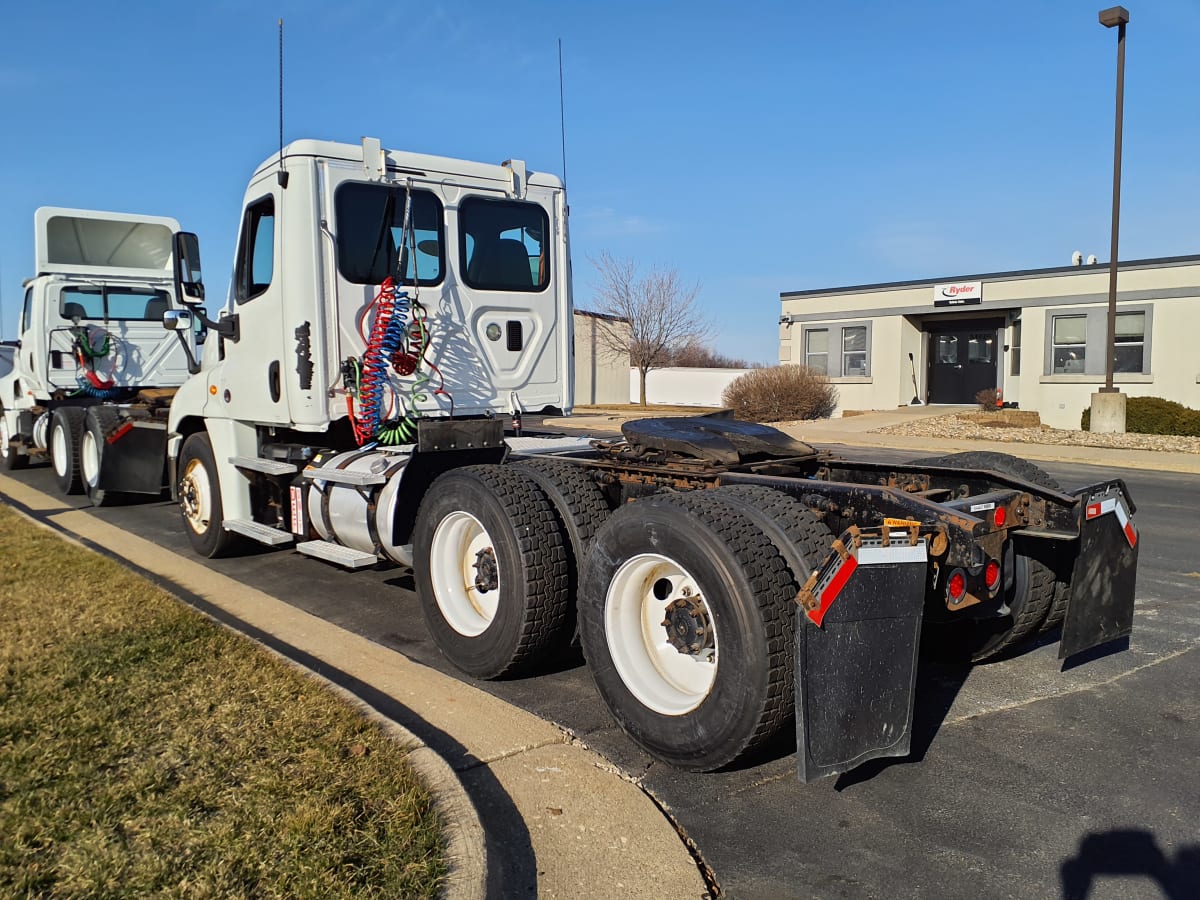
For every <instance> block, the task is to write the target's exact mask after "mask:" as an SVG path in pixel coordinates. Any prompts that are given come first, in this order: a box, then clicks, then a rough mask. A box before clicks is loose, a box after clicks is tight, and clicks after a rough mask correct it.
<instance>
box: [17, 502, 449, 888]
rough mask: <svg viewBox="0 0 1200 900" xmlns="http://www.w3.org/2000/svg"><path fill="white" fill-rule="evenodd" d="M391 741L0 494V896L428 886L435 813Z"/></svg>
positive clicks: (440, 872)
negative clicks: (2, 502) (35, 521)
mask: <svg viewBox="0 0 1200 900" xmlns="http://www.w3.org/2000/svg"><path fill="white" fill-rule="evenodd" d="M404 755H405V752H404V750H403V748H401V747H399V746H397V745H396V744H395V743H394V742H393V741H391V740H390V739H388V738H387V737H386V736H385V735H384V734H383V733H382V732H381V731H380V730H379V729H378V728H376V727H375V726H374V725H372V724H371V723H369V722H368V721H367V720H365V719H364V718H363V717H361V716H360V715H358V714H357V713H356V712H355V711H353V710H352V709H351V708H350V707H349V706H347V705H346V704H345V703H344V702H343V701H341V700H340V699H338V698H336V697H335V696H334V695H333V694H332V693H331V692H329V691H327V690H325V689H324V688H323V687H322V686H321V685H319V684H318V683H317V682H315V681H314V680H312V679H310V678H308V677H306V676H304V675H303V674H302V673H301V672H299V671H297V670H295V669H293V668H292V667H290V666H288V665H286V664H285V663H283V662H281V661H279V660H278V659H276V658H275V657H273V656H271V655H270V654H268V653H266V652H265V651H264V650H262V649H261V648H259V647H257V646H256V645H254V644H252V643H251V642H250V641H249V640H247V639H245V638H243V637H241V636H239V635H236V634H233V633H230V632H229V631H227V630H225V629H223V628H221V627H219V626H217V625H215V624H213V623H212V622H210V621H209V620H208V619H206V618H204V617H203V616H201V615H200V614H198V613H197V612H195V611H194V610H192V609H190V608H188V607H186V606H184V605H183V604H181V603H180V602H178V601H177V600H174V599H173V598H171V597H170V596H168V595H167V594H165V593H163V592H162V591H160V590H158V589H157V588H155V587H153V586H152V585H150V584H149V583H148V582H146V581H144V580H143V579H141V578H139V577H137V576H135V575H134V574H133V573H131V572H129V571H127V570H125V569H123V568H122V567H120V566H118V565H117V564H115V563H114V562H112V561H111V560H108V559H105V558H103V557H101V556H99V555H97V554H95V553H91V552H88V551H86V550H83V549H81V548H78V547H76V546H73V545H70V544H68V543H66V542H64V541H63V540H61V539H59V538H58V537H57V536H55V535H53V534H51V533H49V532H47V531H45V530H43V529H41V528H38V527H36V526H34V525H32V524H30V523H28V522H26V521H25V520H23V519H21V518H20V517H19V516H17V515H16V514H15V513H13V512H12V511H11V510H10V509H8V508H7V507H4V506H0V835H3V839H0V895H4V896H79V897H83V896H87V897H94V896H144V895H155V896H221V897H226V896H234V897H237V896H274V897H339V896H350V895H355V896H381V897H384V896H386V897H392V896H406V897H407V896H413V897H418V896H433V895H435V894H436V892H437V890H438V887H439V885H440V883H441V879H442V878H443V877H444V873H445V861H444V859H443V855H442V847H441V832H440V826H439V824H438V822H437V819H436V815H435V813H434V811H433V807H432V802H431V798H430V796H429V794H428V793H427V791H426V790H425V789H424V787H423V786H422V785H421V784H420V783H419V782H418V781H417V779H416V777H415V776H414V774H413V772H412V770H411V769H410V768H409V767H408V766H407V764H406V763H405V760H404Z"/></svg>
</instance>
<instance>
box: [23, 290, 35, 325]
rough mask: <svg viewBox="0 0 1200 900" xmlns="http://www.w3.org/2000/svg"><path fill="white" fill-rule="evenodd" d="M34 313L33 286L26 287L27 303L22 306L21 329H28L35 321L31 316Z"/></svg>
mask: <svg viewBox="0 0 1200 900" xmlns="http://www.w3.org/2000/svg"><path fill="white" fill-rule="evenodd" d="M32 313H33V288H31V287H29V288H26V289H25V305H24V306H22V307H21V331H22V332H24V331H26V330H27V329H28V328H29V326H30V325H32V324H33V323H32V322H31V321H29V317H30V316H31V315H32Z"/></svg>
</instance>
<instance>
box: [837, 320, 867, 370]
mask: <svg viewBox="0 0 1200 900" xmlns="http://www.w3.org/2000/svg"><path fill="white" fill-rule="evenodd" d="M842 374H843V375H853V376H860V377H861V376H865V375H866V374H867V326H866V325H847V326H846V327H845V328H843V329H842Z"/></svg>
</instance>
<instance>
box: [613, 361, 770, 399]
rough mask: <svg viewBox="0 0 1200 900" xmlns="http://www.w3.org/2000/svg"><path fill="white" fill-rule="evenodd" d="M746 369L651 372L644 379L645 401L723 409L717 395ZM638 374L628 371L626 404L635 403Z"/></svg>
mask: <svg viewBox="0 0 1200 900" xmlns="http://www.w3.org/2000/svg"><path fill="white" fill-rule="evenodd" d="M749 371H750V370H749V369H691V368H682V367H680V368H672V369H654V370H653V371H652V372H650V373H649V374H648V375H647V376H646V402H647V403H658V404H672V405H678V406H712V407H721V406H724V405H725V404H723V403H722V402H721V394H723V393H724V392H725V388H727V387H728V386H729V383H730V382H731V381H733V380H734V379H735V378H737V377H738V376H739V375H744V374H746V373H747V372H749ZM639 384H640V381H639V373H638V370H637V369H630V370H629V402H630V403H638V402H640V400H641V397H640V396H639V394H638V391H639Z"/></svg>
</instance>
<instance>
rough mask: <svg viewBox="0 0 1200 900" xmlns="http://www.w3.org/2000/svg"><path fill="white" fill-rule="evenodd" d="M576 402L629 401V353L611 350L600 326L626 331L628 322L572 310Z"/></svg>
mask: <svg viewBox="0 0 1200 900" xmlns="http://www.w3.org/2000/svg"><path fill="white" fill-rule="evenodd" d="M574 324H575V405H576V406H578V405H580V404H605V403H627V402H629V375H628V372H629V353H628V351H626V352H625V353H624V354H621V353H613V352H612V351H611V350H610V349H609V348H608V347H607V346H606V345H605V342H604V339H603V331H602V329H618V330H621V331H624V332H625V333H626V334H628V332H629V323H628V322H625V321H622V320H620V319H616V318H613V317H611V316H602V315H600V314H599V313H593V312H585V311H582V310H575V323H574Z"/></svg>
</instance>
